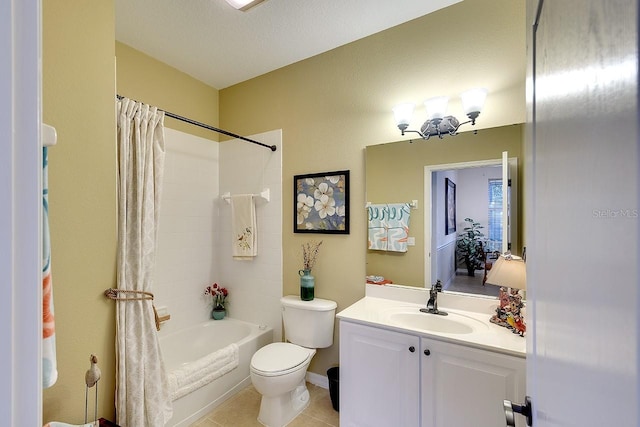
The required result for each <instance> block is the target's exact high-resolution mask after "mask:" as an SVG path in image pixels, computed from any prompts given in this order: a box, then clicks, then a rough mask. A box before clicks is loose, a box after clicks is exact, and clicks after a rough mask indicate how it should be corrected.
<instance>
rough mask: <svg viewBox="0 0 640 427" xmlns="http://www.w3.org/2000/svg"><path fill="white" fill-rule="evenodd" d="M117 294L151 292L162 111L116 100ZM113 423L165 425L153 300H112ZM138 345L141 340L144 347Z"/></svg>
mask: <svg viewBox="0 0 640 427" xmlns="http://www.w3.org/2000/svg"><path fill="white" fill-rule="evenodd" d="M117 108H118V114H117V117H118V119H117V122H118V155H119V158H118V167H119V171H118V195H119V199H118V261H117V267H118V268H117V271H118V273H117V285H118V289H119V290H127V291H144V292H152V291H153V289H152V284H153V281H152V279H153V272H154V264H155V252H156V247H157V243H156V237H157V229H158V219H159V209H160V194H161V188H162V173H163V170H164V155H165V147H164V124H163V120H164V112H162V111H158V110H157V109H156V108H155V107H149V106H148V105H144V104H141V103H136V102H134V101H131V100H129V99H126V98H124V99H122V100H119V101H118V102H117ZM116 320H117V323H116V324H117V329H116V331H117V351H118V353H117V376H116V408H117V423H118V424H120V425H128V426H147V425H154V426H156V425H164V424H165V423H166V422H167V421H168V420H169V418H170V417H171V400H170V398H169V390H168V386H167V376H166V372H165V370H164V366H163V363H162V356H161V354H160V346H159V343H158V338H157V334H156V325H155V318H154V314H153V309H152V301H151V300H149V299H137V300H135V301H131V300H119V301H116ZM140 341H143V342H142V343H141V342H140Z"/></svg>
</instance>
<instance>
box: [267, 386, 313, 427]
mask: <svg viewBox="0 0 640 427" xmlns="http://www.w3.org/2000/svg"><path fill="white" fill-rule="evenodd" d="M309 401H310V397H309V390H307V385H306V383H305V380H304V379H303V380H302V381H301V382H300V383H299V384H298V385H297V386H296V388H294V389H293V390H292V391H290V392H287V393H284V394H281V395H280V396H271V397H269V396H264V395H263V396H262V400H261V401H260V413H259V414H258V422H260V424H262V425H264V426H267V427H284V426H286V425H287V424H289V423H290V422H291V421H293V420H294V418H296V417H297V416H298V415H300V413H301V412H302V411H304V410H305V409H306V408H307V406H309Z"/></svg>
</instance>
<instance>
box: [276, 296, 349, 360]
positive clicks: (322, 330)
mask: <svg viewBox="0 0 640 427" xmlns="http://www.w3.org/2000/svg"><path fill="white" fill-rule="evenodd" d="M280 302H281V303H282V321H283V323H284V334H285V338H286V339H287V341H289V342H291V343H293V344H297V345H300V346H302V347H306V348H325V347H330V346H331V345H332V344H333V324H334V320H335V318H336V307H337V306H338V304H336V302H335V301H330V300H326V299H320V298H314V299H312V300H311V301H302V300H301V299H300V297H299V296H298V295H287V296H285V297H282V298H281V299H280Z"/></svg>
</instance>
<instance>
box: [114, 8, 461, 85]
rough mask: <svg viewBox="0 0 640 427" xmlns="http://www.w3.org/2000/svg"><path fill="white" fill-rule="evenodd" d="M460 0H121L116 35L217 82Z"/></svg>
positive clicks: (314, 52) (238, 77)
mask: <svg viewBox="0 0 640 427" xmlns="http://www.w3.org/2000/svg"><path fill="white" fill-rule="evenodd" d="M459 1H461V0H265V1H264V2H262V3H260V4H258V5H257V6H256V7H254V8H252V9H250V10H249V11H247V12H241V11H237V10H235V9H233V8H232V7H231V6H229V5H228V4H227V2H226V1H225V0H116V2H115V4H116V39H117V40H118V41H120V42H122V43H124V44H126V45H128V46H131V47H133V48H135V49H137V50H139V51H142V52H144V53H146V54H147V55H149V56H151V57H153V58H156V59H158V60H160V61H162V62H164V63H166V64H169V65H171V66H173V67H174V68H177V69H179V70H181V71H183V72H185V73H187V74H189V75H191V76H193V77H195V78H197V79H198V80H201V81H203V82H205V83H207V84H209V85H210V86H213V87H215V88H217V89H224V88H225V87H228V86H231V85H234V84H236V83H240V82H243V81H245V80H248V79H251V78H253V77H256V76H259V75H262V74H265V73H268V72H270V71H273V70H275V69H278V68H281V67H284V66H286V65H289V64H292V63H295V62H297V61H300V60H303V59H305V58H309V57H312V56H315V55H317V54H320V53H322V52H326V51H328V50H331V49H333V48H336V47H338V46H342V45H344V44H347V43H350V42H352V41H355V40H358V39H360V38H363V37H366V36H369V35H371V34H375V33H377V32H380V31H383V30H385V29H387V28H391V27H393V26H396V25H399V24H402V23H404V22H407V21H410V20H412V19H415V18H418V17H420V16H424V15H426V14H428V13H431V12H434V11H436V10H439V9H441V8H444V7H446V6H449V5H451V4H454V3H458V2H459Z"/></svg>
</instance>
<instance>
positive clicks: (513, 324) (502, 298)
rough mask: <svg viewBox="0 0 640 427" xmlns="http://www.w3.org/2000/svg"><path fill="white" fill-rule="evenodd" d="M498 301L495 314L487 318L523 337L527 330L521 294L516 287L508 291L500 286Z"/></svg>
mask: <svg viewBox="0 0 640 427" xmlns="http://www.w3.org/2000/svg"><path fill="white" fill-rule="evenodd" d="M498 301H499V304H498V308H496V314H494V315H493V316H492V317H491V319H489V320H490V321H491V323H495V324H496V325H500V326H504V327H505V328H509V329H511V331H512V332H513V333H514V334H518V335H520V336H521V337H523V336H524V335H525V333H526V331H527V326H526V325H525V323H524V316H523V315H522V308H523V307H524V303H523V302H522V295H520V294H519V293H518V289H515V288H511V290H510V291H507V290H506V289H505V288H500V293H499V294H498Z"/></svg>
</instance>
